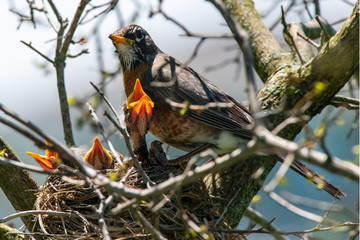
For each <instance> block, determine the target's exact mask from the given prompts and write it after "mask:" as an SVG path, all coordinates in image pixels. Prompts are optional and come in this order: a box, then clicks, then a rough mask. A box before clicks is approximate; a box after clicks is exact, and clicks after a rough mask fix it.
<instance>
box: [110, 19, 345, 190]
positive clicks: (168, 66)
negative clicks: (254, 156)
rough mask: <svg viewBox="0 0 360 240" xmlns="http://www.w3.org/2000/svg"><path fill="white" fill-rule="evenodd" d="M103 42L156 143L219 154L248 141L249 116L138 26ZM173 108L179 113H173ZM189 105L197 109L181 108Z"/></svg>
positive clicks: (305, 171) (300, 167) (297, 166)
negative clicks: (137, 92) (147, 105)
mask: <svg viewBox="0 0 360 240" xmlns="http://www.w3.org/2000/svg"><path fill="white" fill-rule="evenodd" d="M109 38H110V39H111V40H112V42H113V44H114V46H115V48H116V52H117V53H118V56H119V60H120V65H121V68H122V71H123V84H124V89H125V94H126V95H127V96H129V95H130V94H131V92H132V89H133V88H134V85H135V82H136V79H140V82H141V85H142V87H143V89H144V91H145V92H146V94H147V95H148V96H149V97H150V98H151V100H152V101H153V102H154V108H153V111H152V119H151V122H150V129H149V130H150V132H151V133H152V134H153V135H154V136H156V137H158V138H159V139H160V140H161V141H163V142H165V143H167V144H169V145H171V146H173V147H176V148H179V149H182V150H185V151H188V152H190V151H196V150H197V149H199V148H201V147H203V146H204V145H211V146H212V149H214V150H215V151H216V152H217V153H218V154H223V153H228V152H230V151H232V150H234V149H235V148H238V147H242V146H245V145H246V144H247V143H248V141H249V140H250V139H252V137H253V133H252V130H251V129H252V126H253V124H254V121H253V118H252V116H251V115H250V112H249V111H248V110H247V109H246V108H245V107H244V106H242V105H241V104H240V103H239V102H237V101H236V100H235V99H234V98H232V97H231V96H229V95H228V94H226V93H225V92H223V91H222V90H220V89H219V88H218V87H216V86H215V85H214V84H213V83H211V82H210V81H209V80H207V79H206V78H205V77H203V76H202V75H200V74H199V73H197V72H196V71H194V70H193V69H192V68H190V67H189V66H187V65H185V64H183V63H181V62H179V61H178V60H176V59H175V58H173V57H171V56H169V55H167V54H166V53H164V52H162V51H161V50H160V49H159V48H158V47H157V46H156V44H155V43H154V41H153V40H152V38H151V37H150V35H149V34H148V33H147V32H146V31H145V30H144V29H143V28H142V27H140V26H138V25H134V24H133V25H129V26H127V27H124V28H122V29H119V30H117V31H115V32H114V33H113V34H110V35H109ZM209 103H212V104H213V105H212V106H209ZM178 104H182V105H183V106H184V108H183V109H181V110H179V108H174V105H178ZM191 105H196V106H199V105H200V106H203V108H202V109H201V110H196V109H195V110H194V109H192V108H190V107H189V108H187V107H186V106H191ZM224 105H225V106H224ZM206 106H208V107H206ZM280 160H281V159H280ZM291 168H292V169H294V170H295V171H297V172H298V173H300V174H301V175H303V176H305V177H309V176H312V180H313V182H314V183H316V184H321V185H323V186H324V190H326V191H327V192H329V193H330V194H331V195H333V196H343V195H345V193H343V192H342V191H341V190H340V189H338V188H336V187H335V186H333V185H331V184H330V183H328V182H326V181H325V180H323V179H322V178H321V177H320V176H318V175H317V174H316V173H315V172H314V171H312V170H311V169H310V168H308V167H306V166H305V165H304V164H302V163H300V162H298V161H294V162H293V164H292V165H291Z"/></svg>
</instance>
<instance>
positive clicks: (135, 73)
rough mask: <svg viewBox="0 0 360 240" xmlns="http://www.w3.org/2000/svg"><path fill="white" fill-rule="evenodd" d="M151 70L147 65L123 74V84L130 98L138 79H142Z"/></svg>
mask: <svg viewBox="0 0 360 240" xmlns="http://www.w3.org/2000/svg"><path fill="white" fill-rule="evenodd" d="M148 69H149V66H148V65H146V64H141V65H140V66H139V67H137V68H136V69H134V70H126V71H124V72H123V84H124V89H125V94H126V96H127V97H128V96H129V95H130V94H131V93H132V91H133V89H134V86H135V82H136V80H137V79H142V78H143V74H144V73H145V72H146V71H147V70H148Z"/></svg>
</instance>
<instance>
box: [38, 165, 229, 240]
mask: <svg viewBox="0 0 360 240" xmlns="http://www.w3.org/2000/svg"><path fill="white" fill-rule="evenodd" d="M145 171H146V173H147V174H148V176H149V177H150V179H151V180H153V181H154V182H156V183H160V182H163V181H164V180H166V179H168V178H169V176H170V175H178V174H181V173H182V172H183V170H182V169H180V167H178V166H166V167H165V166H151V167H148V168H146V169H145ZM107 172H108V173H107V174H109V172H112V174H113V173H116V174H119V171H118V170H107ZM126 186H127V187H131V188H137V189H144V188H145V181H144V179H143V178H142V177H141V176H140V174H138V172H137V171H134V172H133V173H132V174H131V175H130V177H129V178H128V181H127V183H126ZM100 190H101V192H102V194H103V195H104V196H105V197H106V196H108V195H109V194H108V193H107V192H106V191H105V189H100ZM169 197H170V198H171V201H168V202H166V203H165V204H164V205H163V206H162V207H161V208H160V209H159V210H158V211H157V212H155V213H154V212H152V211H151V209H150V208H149V205H151V204H149V202H141V203H139V204H138V205H137V209H138V210H140V212H141V213H142V214H143V215H144V216H145V217H146V218H147V220H148V221H149V222H151V223H152V224H153V226H155V228H157V229H158V230H159V231H160V232H161V233H162V234H163V235H164V236H165V237H167V238H168V239H189V238H190V239H197V238H199V239H201V237H200V236H196V234H195V235H194V234H193V232H192V231H191V230H190V228H189V227H188V225H187V224H186V223H185V221H184V218H183V216H184V213H186V216H187V217H188V218H189V219H191V220H192V221H193V222H194V223H196V224H197V225H198V226H207V227H208V228H211V227H213V226H214V224H215V222H216V221H217V219H218V216H219V212H218V211H217V208H216V206H214V204H213V203H212V201H211V198H210V196H209V194H208V192H207V190H206V187H205V186H204V184H203V183H202V182H201V181H199V182H197V183H193V184H189V185H187V186H184V187H181V188H179V190H178V191H177V192H176V193H174V194H172V195H171V196H169ZM160 200H161V199H152V200H149V201H152V203H153V206H154V205H156V204H158V203H159V201H160ZM121 201H123V200H122V199H121V198H120V199H117V201H115V202H118V203H119V202H121ZM99 203H100V200H99V197H98V195H97V194H96V193H95V192H94V190H93V188H92V187H90V186H88V185H84V186H79V185H74V184H71V183H68V182H65V181H62V180H61V179H60V178H59V177H58V176H55V175H53V176H49V177H48V179H47V180H46V182H45V183H44V185H43V186H42V187H41V189H40V191H39V193H38V198H37V201H36V206H35V207H36V209H37V210H54V211H61V212H69V213H72V214H71V216H54V215H41V216H40V217H38V218H37V224H39V225H40V227H41V228H42V231H43V232H44V233H48V234H50V235H52V236H54V239H75V238H76V239H102V238H103V235H102V232H101V229H100V226H99V222H98V219H99V217H98V214H97V213H96V211H95V210H96V209H98V207H99ZM115 204H116V203H115ZM115 204H114V205H113V206H109V207H108V208H107V211H106V212H105V221H106V225H107V228H108V231H109V232H110V235H111V237H112V238H113V239H115V238H116V239H152V237H151V235H150V234H149V233H148V232H147V231H146V229H145V228H144V227H143V226H142V225H141V224H140V223H139V222H138V221H137V220H136V219H135V218H134V217H133V216H132V215H131V213H130V211H129V210H123V211H122V212H120V213H119V214H117V215H111V214H110V213H109V209H111V208H112V207H115ZM39 225H38V226H39ZM217 228H221V229H228V227H227V226H226V223H224V222H222V221H220V223H218V224H217ZM44 230H45V231H44ZM210 234H212V235H213V236H214V237H215V238H216V239H229V238H230V237H229V236H226V237H225V236H223V235H222V234H220V233H219V232H216V233H210Z"/></svg>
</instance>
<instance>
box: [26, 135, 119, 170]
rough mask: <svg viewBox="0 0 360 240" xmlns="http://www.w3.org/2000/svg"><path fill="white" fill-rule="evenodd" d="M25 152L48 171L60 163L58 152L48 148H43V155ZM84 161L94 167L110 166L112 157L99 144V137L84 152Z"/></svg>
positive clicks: (103, 167)
mask: <svg viewBox="0 0 360 240" xmlns="http://www.w3.org/2000/svg"><path fill="white" fill-rule="evenodd" d="M46 144H47V145H49V143H48V141H46ZM26 153H27V154H29V155H30V156H31V157H33V158H34V159H35V160H36V161H37V162H38V163H39V164H40V166H41V167H42V168H43V169H45V170H48V171H49V170H55V169H57V168H58V167H59V166H60V165H61V164H62V161H61V159H60V158H59V155H58V153H57V152H53V151H50V150H48V149H46V150H45V155H40V154H37V153H32V152H26ZM84 161H85V162H87V163H89V164H90V165H92V166H93V167H94V168H95V169H97V170H101V169H108V168H112V163H113V157H112V156H111V155H110V154H109V152H108V151H107V150H106V149H105V148H104V147H103V146H102V145H101V143H100V141H99V139H98V138H97V137H96V138H95V140H94V143H93V145H92V147H91V148H90V150H89V151H88V152H87V153H86V155H85V157H84Z"/></svg>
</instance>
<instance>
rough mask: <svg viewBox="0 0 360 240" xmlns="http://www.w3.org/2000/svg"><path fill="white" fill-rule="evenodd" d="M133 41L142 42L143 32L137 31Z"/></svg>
mask: <svg viewBox="0 0 360 240" xmlns="http://www.w3.org/2000/svg"><path fill="white" fill-rule="evenodd" d="M135 36H136V37H135V40H136V41H137V42H140V41H141V40H143V38H144V34H143V32H142V31H137V32H136V34H135Z"/></svg>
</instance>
